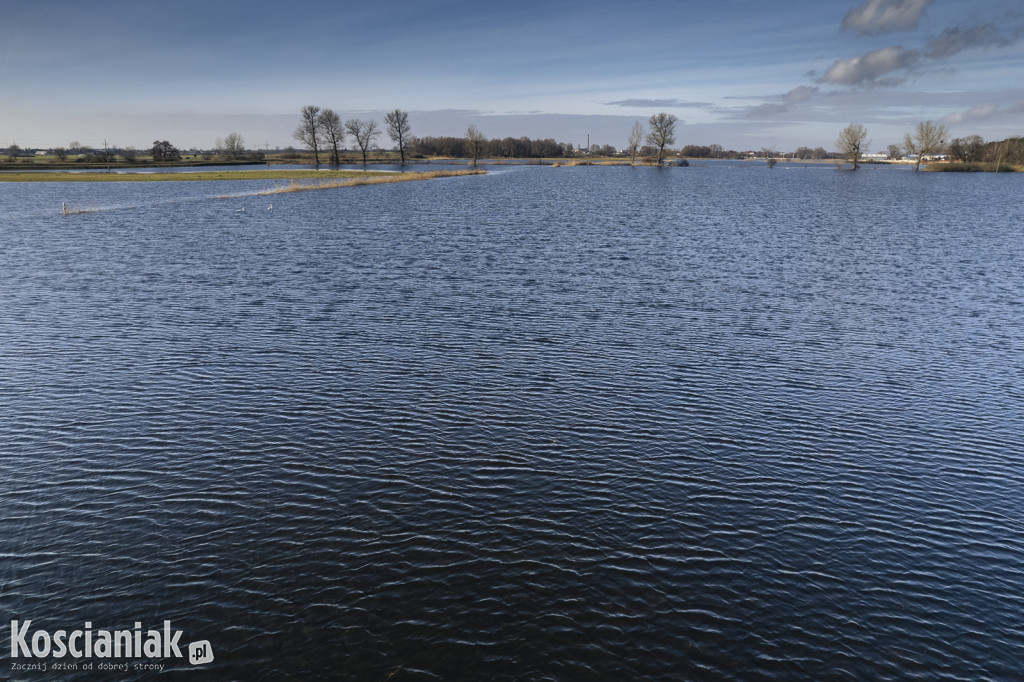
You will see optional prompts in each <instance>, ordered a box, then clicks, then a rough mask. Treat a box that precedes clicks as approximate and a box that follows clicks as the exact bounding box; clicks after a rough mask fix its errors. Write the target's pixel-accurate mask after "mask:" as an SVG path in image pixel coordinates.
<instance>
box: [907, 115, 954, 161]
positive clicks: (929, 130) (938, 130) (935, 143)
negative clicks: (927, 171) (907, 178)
mask: <svg viewBox="0 0 1024 682" xmlns="http://www.w3.org/2000/svg"><path fill="white" fill-rule="evenodd" d="M947 137H949V130H948V129H947V128H946V126H944V125H940V124H938V123H935V122H934V121H921V122H920V123H918V124H917V127H916V128H914V132H913V133H907V134H906V136H904V138H903V146H904V147H905V148H906V150H907V154H917V165H916V166H914V170H921V161H922V160H923V157H925V156H928V155H930V154H936V153H938V152H939V150H940V149H942V146H943V145H944V144H946V138H947Z"/></svg>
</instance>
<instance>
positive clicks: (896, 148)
mask: <svg viewBox="0 0 1024 682" xmlns="http://www.w3.org/2000/svg"><path fill="white" fill-rule="evenodd" d="M886 151H887V152H889V158H890V159H892V160H893V161H899V160H900V159H902V158H903V145H899V144H891V145H889V146H888V147H886Z"/></svg>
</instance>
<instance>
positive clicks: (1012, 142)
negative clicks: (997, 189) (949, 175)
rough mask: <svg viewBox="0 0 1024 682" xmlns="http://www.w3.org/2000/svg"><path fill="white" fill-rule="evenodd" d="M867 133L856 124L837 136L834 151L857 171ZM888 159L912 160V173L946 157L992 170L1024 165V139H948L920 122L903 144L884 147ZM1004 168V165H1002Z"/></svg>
mask: <svg viewBox="0 0 1024 682" xmlns="http://www.w3.org/2000/svg"><path fill="white" fill-rule="evenodd" d="M867 137H868V131H867V128H865V127H864V126H863V125H861V124H859V123H851V124H850V125H848V126H846V128H844V129H843V130H842V131H840V133H839V137H838V138H837V139H836V147H837V148H838V149H839V152H840V154H842V155H843V157H844V158H846V159H847V160H848V161H849V162H850V163H852V164H853V169H854V170H857V167H858V162H859V161H860V158H861V156H863V154H864V153H865V152H866V151H867V149H868V144H869V142H868V140H867ZM886 153H887V154H888V156H889V158H890V159H893V160H896V161H899V160H901V159H903V158H907V157H911V156H912V157H914V158H915V161H916V163H915V170H921V162H922V161H924V160H925V159H926V158H928V157H934V156H938V155H946V156H948V157H949V158H951V159H955V160H957V161H959V162H960V163H961V164H965V165H967V164H977V163H990V164H995V170H996V171H998V170H1000V169H1001V168H1003V169H1006V168H1008V167H1009V166H1014V165H1021V164H1024V138H1010V139H1007V140H1003V141H1001V142H985V140H984V138H982V137H981V136H980V135H968V136H966V137H957V138H954V139H952V140H950V139H949V129H948V128H947V127H946V126H944V125H942V124H940V123H936V122H934V121H921V122H920V123H918V124H917V125H916V126H915V127H914V129H913V130H912V131H910V132H908V133H907V134H906V135H904V136H903V140H902V141H900V142H897V143H893V144H890V145H888V147H886ZM1004 164H1005V165H1004Z"/></svg>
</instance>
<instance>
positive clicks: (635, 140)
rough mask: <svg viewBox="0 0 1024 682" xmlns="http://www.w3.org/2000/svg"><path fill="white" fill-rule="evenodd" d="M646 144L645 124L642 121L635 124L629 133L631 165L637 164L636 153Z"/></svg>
mask: <svg viewBox="0 0 1024 682" xmlns="http://www.w3.org/2000/svg"><path fill="white" fill-rule="evenodd" d="M643 143H644V124H643V123H641V122H640V121H635V122H634V123H633V129H632V130H631V131H629V145H628V146H627V147H626V148H627V149H628V150H629V165H630V166H632V165H633V164H635V163H636V153H637V152H638V151H640V145H642V144H643Z"/></svg>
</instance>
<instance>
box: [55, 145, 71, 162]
mask: <svg viewBox="0 0 1024 682" xmlns="http://www.w3.org/2000/svg"><path fill="white" fill-rule="evenodd" d="M53 155H54V156H56V157H57V158H58V159H59V160H60V161H64V160H66V159H67V158H68V150H67V149H64V147H54V148H53Z"/></svg>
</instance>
